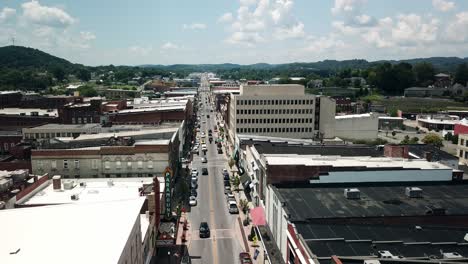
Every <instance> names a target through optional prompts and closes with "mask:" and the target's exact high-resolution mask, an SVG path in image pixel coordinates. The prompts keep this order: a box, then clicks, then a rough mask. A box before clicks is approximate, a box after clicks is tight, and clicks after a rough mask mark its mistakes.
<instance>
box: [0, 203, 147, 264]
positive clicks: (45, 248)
mask: <svg viewBox="0 0 468 264" xmlns="http://www.w3.org/2000/svg"><path fill="white" fill-rule="evenodd" d="M144 201H145V197H137V198H135V199H130V200H124V199H122V200H119V201H113V202H102V203H92V204H83V203H81V204H67V205H52V206H40V207H31V208H22V209H11V210H2V211H0V222H1V223H2V226H3V228H2V237H5V238H8V239H2V240H1V241H0V259H2V263H8V264H26V263H48V264H62V263H64V262H66V263H72V264H74V263H76V264H82V263H118V262H119V259H120V256H121V254H122V250H123V248H124V247H125V245H126V243H127V241H128V238H129V236H130V233H131V231H132V228H133V227H134V224H135V221H136V219H137V216H138V215H139V213H140V210H141V208H142V206H143V204H144ZM31 219H34V220H33V221H31ZM45 241H47V243H45ZM11 252H16V254H12V253H11Z"/></svg>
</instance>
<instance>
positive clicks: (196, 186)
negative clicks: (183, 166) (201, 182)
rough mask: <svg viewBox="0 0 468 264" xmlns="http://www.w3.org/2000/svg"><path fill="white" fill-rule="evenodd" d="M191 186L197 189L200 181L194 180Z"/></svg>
mask: <svg viewBox="0 0 468 264" xmlns="http://www.w3.org/2000/svg"><path fill="white" fill-rule="evenodd" d="M190 186H191V187H192V189H196V188H198V182H196V181H192V182H191V184H190Z"/></svg>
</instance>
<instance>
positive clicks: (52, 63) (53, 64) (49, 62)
mask: <svg viewBox="0 0 468 264" xmlns="http://www.w3.org/2000/svg"><path fill="white" fill-rule="evenodd" d="M57 67H59V68H62V69H63V70H64V71H65V72H72V71H76V70H77V69H79V68H82V67H84V66H83V65H80V64H73V63H71V62H69V61H67V60H65V59H62V58H59V57H55V56H52V55H50V54H48V53H45V52H43V51H40V50H38V49H33V48H27V47H21V46H6V47H1V48H0V68H9V69H18V70H29V69H30V70H41V71H50V70H52V69H54V68H57Z"/></svg>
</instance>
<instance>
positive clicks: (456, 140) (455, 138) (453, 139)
mask: <svg viewBox="0 0 468 264" xmlns="http://www.w3.org/2000/svg"><path fill="white" fill-rule="evenodd" d="M451 141H452V144H458V135H454V136H453V137H452V140H451Z"/></svg>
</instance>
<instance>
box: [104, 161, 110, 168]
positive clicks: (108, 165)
mask: <svg viewBox="0 0 468 264" xmlns="http://www.w3.org/2000/svg"><path fill="white" fill-rule="evenodd" d="M104 168H105V169H106V170H109V169H110V161H108V160H107V161H104Z"/></svg>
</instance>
